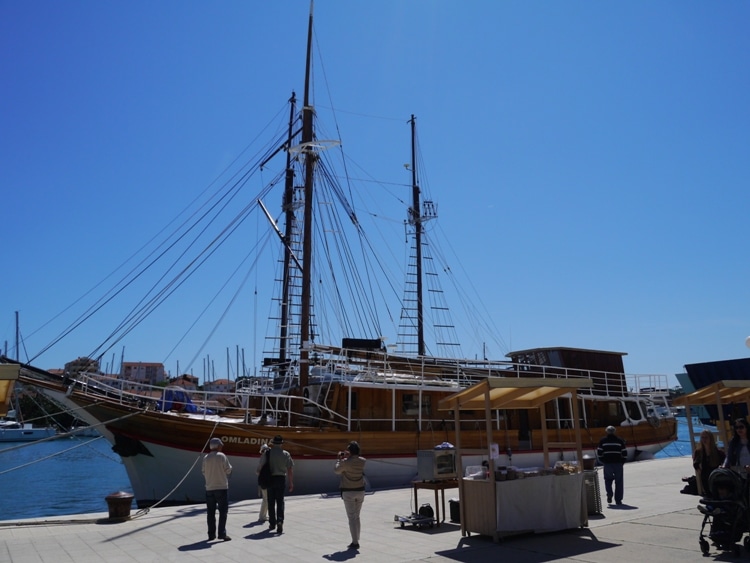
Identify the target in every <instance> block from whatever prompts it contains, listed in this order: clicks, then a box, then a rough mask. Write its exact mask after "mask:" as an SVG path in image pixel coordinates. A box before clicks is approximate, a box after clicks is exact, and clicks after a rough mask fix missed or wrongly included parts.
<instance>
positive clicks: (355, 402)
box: [346, 391, 358, 411]
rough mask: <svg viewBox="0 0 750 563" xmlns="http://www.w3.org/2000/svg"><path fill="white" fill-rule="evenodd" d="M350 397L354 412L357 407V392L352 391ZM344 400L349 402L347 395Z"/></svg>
mask: <svg viewBox="0 0 750 563" xmlns="http://www.w3.org/2000/svg"><path fill="white" fill-rule="evenodd" d="M351 397H352V410H353V411H356V410H357V408H358V407H357V392H356V391H352V395H351ZM346 400H347V402H348V401H349V394H348V393H347V395H346ZM347 406H348V405H347Z"/></svg>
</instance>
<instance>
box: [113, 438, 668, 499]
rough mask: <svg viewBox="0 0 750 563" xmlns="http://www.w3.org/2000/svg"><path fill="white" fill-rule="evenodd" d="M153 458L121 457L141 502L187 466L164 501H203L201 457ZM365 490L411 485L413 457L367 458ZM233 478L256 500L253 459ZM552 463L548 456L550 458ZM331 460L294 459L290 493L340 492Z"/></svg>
mask: <svg viewBox="0 0 750 563" xmlns="http://www.w3.org/2000/svg"><path fill="white" fill-rule="evenodd" d="M145 445H146V447H147V448H148V450H149V451H150V452H151V453H152V454H153V455H152V456H145V455H137V456H133V457H125V458H122V461H123V463H124V465H125V469H126V470H127V473H128V477H129V478H130V483H131V485H132V487H133V493H134V494H135V497H136V499H137V501H138V504H139V506H148V505H151V504H154V502H156V501H159V500H162V499H163V498H165V497H167V496H168V495H169V494H170V492H171V491H172V489H173V488H174V487H175V486H176V485H177V484H178V483H180V481H181V480H182V479H183V478H184V477H185V474H184V468H191V469H190V470H189V472H188V475H187V477H186V478H185V480H184V482H182V484H181V485H180V491H181V497H180V498H175V497H173V496H172V497H169V500H168V501H167V502H168V503H172V504H174V503H198V502H203V501H204V499H205V488H204V480H203V476H202V474H201V460H202V457H203V455H202V454H197V453H195V452H190V451H185V450H179V449H176V448H172V447H169V446H163V445H159V444H152V443H145ZM665 445H666V444H654V445H652V446H644V447H639V448H638V452H639V453H638V459H639V460H643V459H649V458H651V457H653V455H654V454H655V453H656V452H658V451H659V450H661V449H662V448H663V447H664V446H665ZM584 455H589V456H593V455H595V452H594V450H584ZM635 455H636V448H635V447H631V448H628V459H629V460H631V461H632V460H633V459H634V457H635ZM365 457H366V458H367V467H366V474H367V485H368V489H391V488H399V487H407V486H410V484H411V482H412V481H413V480H414V479H416V477H417V457H416V455H414V456H407V457H382V458H377V457H368V456H365ZM575 457H576V455H575V452H573V451H571V452H565V453H564V456H560V457H558V458H556V459H554V461H557V460H558V459H565V460H566V461H574V460H575ZM229 459H230V463H231V464H232V467H233V470H232V476H231V478H230V485H229V499H230V501H231V502H236V501H240V500H247V499H253V498H258V487H257V478H256V473H255V470H256V467H257V464H258V458H257V457H239V456H230V458H229ZM481 460H482V458H481V456H464V457H463V458H462V464H463V467H464V468H466V467H467V466H469V465H479V464H481ZM551 461H552V460H551ZM334 463H335V459H333V458H317V459H310V458H303V459H295V460H294V477H295V478H294V484H295V488H294V494H325V493H336V492H337V491H338V483H339V478H338V476H337V475H335V474H334V472H333V466H334ZM496 463H497V465H515V466H517V467H541V466H543V464H544V463H543V453H542V452H541V451H529V452H523V453H520V452H519V453H516V454H514V455H513V456H512V457H511V458H508V456H507V455H505V454H503V455H500V456H499V458H498V459H497V462H496Z"/></svg>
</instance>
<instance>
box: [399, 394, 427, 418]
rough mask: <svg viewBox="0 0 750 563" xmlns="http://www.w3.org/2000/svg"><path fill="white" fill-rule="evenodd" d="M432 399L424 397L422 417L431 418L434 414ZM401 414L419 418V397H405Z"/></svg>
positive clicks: (402, 401)
mask: <svg viewBox="0 0 750 563" xmlns="http://www.w3.org/2000/svg"><path fill="white" fill-rule="evenodd" d="M430 399H432V397H430V396H429V395H425V396H423V397H422V416H430V413H431V412H432V408H431V407H432V403H431V401H430ZM401 412H402V413H403V414H404V415H406V416H417V415H418V414H419V395H406V394H405V395H404V396H403V398H402V400H401Z"/></svg>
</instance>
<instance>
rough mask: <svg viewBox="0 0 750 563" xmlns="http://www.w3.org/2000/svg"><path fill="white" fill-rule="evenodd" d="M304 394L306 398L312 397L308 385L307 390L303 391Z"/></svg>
mask: <svg viewBox="0 0 750 563" xmlns="http://www.w3.org/2000/svg"><path fill="white" fill-rule="evenodd" d="M302 396H303V397H304V398H305V399H309V398H310V389H309V388H307V387H305V390H304V391H302Z"/></svg>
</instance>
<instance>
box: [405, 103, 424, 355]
mask: <svg viewBox="0 0 750 563" xmlns="http://www.w3.org/2000/svg"><path fill="white" fill-rule="evenodd" d="M409 123H411V193H412V206H411V209H409V221H410V222H411V223H412V225H414V245H415V247H416V248H415V251H416V266H417V354H419V355H420V356H424V355H425V346H424V311H423V303H424V301H423V300H422V292H423V288H422V213H421V204H420V201H419V184H418V183H417V147H416V127H417V118H416V117H414V115H413V114H412V116H411V119H410V120H409Z"/></svg>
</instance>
